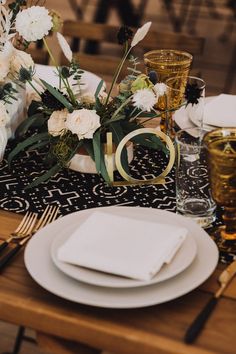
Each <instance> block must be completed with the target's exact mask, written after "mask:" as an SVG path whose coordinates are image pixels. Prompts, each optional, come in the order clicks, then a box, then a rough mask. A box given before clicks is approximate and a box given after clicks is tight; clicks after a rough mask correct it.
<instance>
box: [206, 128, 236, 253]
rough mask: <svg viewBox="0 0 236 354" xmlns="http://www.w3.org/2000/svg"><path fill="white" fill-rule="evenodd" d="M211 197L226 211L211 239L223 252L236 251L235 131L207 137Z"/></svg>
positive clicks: (207, 135)
mask: <svg viewBox="0 0 236 354" xmlns="http://www.w3.org/2000/svg"><path fill="white" fill-rule="evenodd" d="M204 143H205V145H206V147H207V154H208V167H209V176H210V184H211V190H212V197H213V199H214V200H215V202H216V204H217V205H219V206H221V207H223V222H224V225H223V226H219V227H217V228H215V229H213V230H212V232H211V235H212V237H213V238H214V239H215V241H216V243H217V244H218V246H219V248H220V250H222V251H224V252H235V251H236V128H221V129H215V130H213V131H211V132H209V133H207V134H206V135H205V136H204Z"/></svg>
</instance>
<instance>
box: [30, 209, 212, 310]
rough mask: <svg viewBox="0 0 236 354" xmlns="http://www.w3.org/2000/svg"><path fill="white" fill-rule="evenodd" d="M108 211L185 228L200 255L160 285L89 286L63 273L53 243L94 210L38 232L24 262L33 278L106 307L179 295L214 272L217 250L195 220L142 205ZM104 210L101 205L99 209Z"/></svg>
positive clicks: (61, 293) (79, 300) (52, 289)
mask: <svg viewBox="0 0 236 354" xmlns="http://www.w3.org/2000/svg"><path fill="white" fill-rule="evenodd" d="M102 209H104V210H105V211H106V212H107V213H109V212H110V213H113V214H114V213H115V214H116V215H121V216H124V215H125V216H126V217H127V216H130V217H131V218H135V217H136V218H138V219H144V220H150V221H157V222H168V223H169V224H170V225H178V226H182V227H186V228H187V229H188V230H189V231H190V232H191V235H192V237H193V238H194V240H195V242H196V245H197V254H196V256H195V258H194V260H193V262H192V263H191V264H190V266H189V267H187V268H186V269H185V270H184V271H182V272H181V273H180V274H178V275H176V276H175V277H172V278H170V279H168V280H166V281H162V282H160V283H157V284H153V285H148V286H142V287H135V288H119V289H118V288H108V287H102V286H94V285H89V284H86V283H84V282H80V281H78V280H75V279H73V278H71V277H69V276H67V275H66V274H65V273H63V272H61V271H60V270H59V269H58V268H57V267H56V266H55V264H54V263H53V261H52V257H51V247H52V246H51V245H52V243H53V242H54V239H55V238H56V237H57V235H58V234H59V233H60V232H61V230H62V229H64V228H67V227H68V225H74V228H76V227H78V226H79V224H80V222H82V221H83V220H84V218H85V217H86V216H89V215H90V213H92V212H93V211H94V209H89V210H84V211H79V212H75V213H72V214H69V215H67V216H65V217H62V218H59V219H58V220H56V221H54V222H53V223H51V224H49V225H47V226H46V227H45V228H43V229H41V230H40V231H38V232H37V233H36V234H35V235H34V237H33V238H32V239H31V240H30V241H29V242H28V244H27V246H26V249H25V265H26V268H27V270H28V272H29V274H30V275H31V277H32V278H33V279H34V280H35V281H36V282H37V283H38V284H39V285H41V286H42V287H43V288H45V289H46V290H48V291H49V292H51V293H53V294H55V295H58V296H60V297H62V298H64V299H67V300H70V301H74V302H77V303H81V304H86V305H92V306H98V307H106V308H138V307H146V306H151V305H155V304H159V303H163V302H166V301H170V300H173V299H175V298H178V297H180V296H182V295H184V294H186V293H188V292H190V291H191V290H193V289H195V288H196V287H198V286H199V285H200V284H202V283H203V282H204V281H205V280H206V279H207V278H208V277H209V276H210V275H211V273H212V272H213V271H214V269H215V267H216V265H217V262H218V257H219V254H218V249H217V247H216V245H215V243H214V242H213V241H212V240H211V239H210V237H209V236H208V234H207V233H206V232H205V231H204V230H203V229H202V228H201V227H200V226H198V225H197V224H196V223H195V222H194V221H192V220H190V219H188V218H185V217H183V216H181V215H177V214H174V213H171V212H168V211H164V210H158V209H152V208H139V207H121V206H117V207H105V208H102ZM99 210H101V208H99Z"/></svg>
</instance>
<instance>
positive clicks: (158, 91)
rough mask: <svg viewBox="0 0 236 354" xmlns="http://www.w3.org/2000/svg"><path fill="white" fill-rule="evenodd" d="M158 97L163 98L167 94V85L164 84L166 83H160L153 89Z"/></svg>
mask: <svg viewBox="0 0 236 354" xmlns="http://www.w3.org/2000/svg"><path fill="white" fill-rule="evenodd" d="M153 89H154V91H155V93H156V95H157V97H160V96H163V95H164V94H165V93H166V92H167V85H166V84H164V82H158V83H157V84H156V85H155V86H154V87H153Z"/></svg>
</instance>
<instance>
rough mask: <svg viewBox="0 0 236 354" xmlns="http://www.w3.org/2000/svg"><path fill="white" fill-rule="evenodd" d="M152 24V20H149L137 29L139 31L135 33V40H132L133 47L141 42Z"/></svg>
mask: <svg viewBox="0 0 236 354" xmlns="http://www.w3.org/2000/svg"><path fill="white" fill-rule="evenodd" d="M151 24H152V22H147V23H145V24H144V25H143V26H142V27H140V28H139V29H138V30H137V32H136V33H135V35H134V37H133V40H132V42H131V48H133V47H134V46H135V45H137V44H138V43H139V42H141V41H142V40H143V38H144V37H145V36H146V34H147V33H148V31H149V28H150V27H151Z"/></svg>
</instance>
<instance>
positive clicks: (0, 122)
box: [0, 101, 10, 127]
mask: <svg viewBox="0 0 236 354" xmlns="http://www.w3.org/2000/svg"><path fill="white" fill-rule="evenodd" d="M9 122H10V117H9V114H8V113H7V110H6V106H5V104H4V103H3V102H2V101H0V127H5V126H6V125H7V124H8V123H9Z"/></svg>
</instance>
